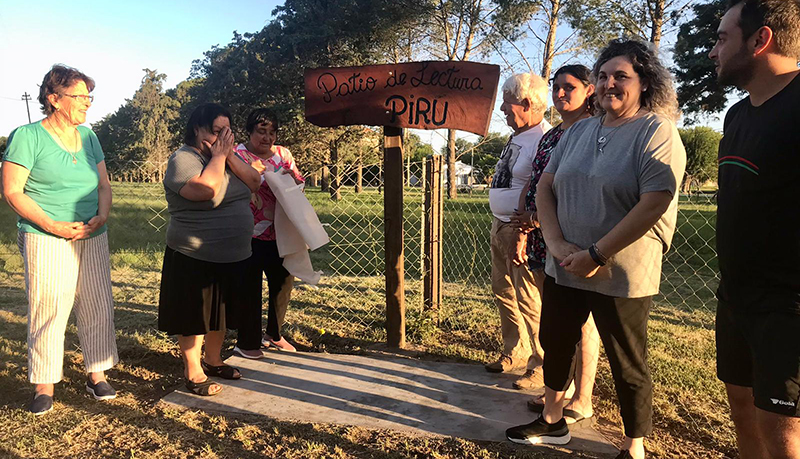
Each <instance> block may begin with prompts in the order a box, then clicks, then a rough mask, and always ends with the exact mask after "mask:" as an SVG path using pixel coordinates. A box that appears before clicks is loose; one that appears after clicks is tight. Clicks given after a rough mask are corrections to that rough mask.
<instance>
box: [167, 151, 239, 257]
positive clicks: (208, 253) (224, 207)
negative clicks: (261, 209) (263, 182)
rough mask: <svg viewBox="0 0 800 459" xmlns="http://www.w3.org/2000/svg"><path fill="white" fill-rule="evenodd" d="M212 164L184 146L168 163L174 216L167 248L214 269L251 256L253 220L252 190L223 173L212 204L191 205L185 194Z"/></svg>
mask: <svg viewBox="0 0 800 459" xmlns="http://www.w3.org/2000/svg"><path fill="white" fill-rule="evenodd" d="M209 161H210V159H209V158H206V157H205V156H203V155H201V154H200V153H198V152H197V150H195V149H194V148H192V147H190V146H188V145H183V146H182V147H181V148H179V149H178V150H177V151H175V152H174V153H173V154H172V156H170V157H169V163H168V164H167V172H166V174H165V175H164V192H165V194H166V198H167V209H168V210H169V214H170V221H169V226H168V227H167V246H169V247H170V248H171V249H173V250H175V251H177V252H180V253H182V254H184V255H186V256H187V257H192V258H195V259H198V260H203V261H210V262H214V263H232V262H235V261H241V260H244V259H246V258H248V257H249V256H250V239H251V238H252V236H253V214H252V212H250V189H249V188H247V185H245V184H244V182H242V181H241V180H239V177H236V175H234V174H233V172H231V170H230V169H228V167H227V166H226V167H225V177H224V178H223V181H222V185H221V186H220V191H219V193H217V195H216V196H214V198H213V199H211V200H209V201H190V200H188V199H186V198H184V197H183V196H181V195H180V191H181V188H183V186H184V185H186V182H188V181H189V180H191V179H192V178H193V177H196V176H198V175H200V173H201V172H203V168H205V166H206V165H207V164H208V162H209Z"/></svg>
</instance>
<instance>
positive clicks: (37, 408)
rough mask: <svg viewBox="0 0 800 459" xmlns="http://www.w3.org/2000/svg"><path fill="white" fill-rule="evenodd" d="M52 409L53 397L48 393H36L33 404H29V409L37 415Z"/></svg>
mask: <svg viewBox="0 0 800 459" xmlns="http://www.w3.org/2000/svg"><path fill="white" fill-rule="evenodd" d="M52 409H53V397H51V396H49V395H46V394H39V395H38V396H37V395H36V394H34V396H33V400H31V404H30V406H28V411H30V412H31V413H33V414H34V415H35V416H39V415H42V414H45V413H47V412H48V411H50V410H52Z"/></svg>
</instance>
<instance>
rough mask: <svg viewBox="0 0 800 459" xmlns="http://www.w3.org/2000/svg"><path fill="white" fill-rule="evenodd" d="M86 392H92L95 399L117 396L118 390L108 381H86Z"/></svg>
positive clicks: (108, 398)
mask: <svg viewBox="0 0 800 459" xmlns="http://www.w3.org/2000/svg"><path fill="white" fill-rule="evenodd" d="M86 392H88V393H90V394H92V397H94V398H95V400H111V399H112V398H116V396H117V391H115V390H114V388H113V387H111V384H109V383H107V382H106V381H100V382H99V383H97V384H92V381H86Z"/></svg>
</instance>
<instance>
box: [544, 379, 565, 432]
mask: <svg viewBox="0 0 800 459" xmlns="http://www.w3.org/2000/svg"><path fill="white" fill-rule="evenodd" d="M564 395H566V392H564V391H555V390H553V389H550V388H549V387H547V386H545V387H544V411H543V412H542V416H543V417H544V421H545V422H547V423H548V424H555V423H556V422H558V421H560V420H561V418H563V417H564V400H565V397H564Z"/></svg>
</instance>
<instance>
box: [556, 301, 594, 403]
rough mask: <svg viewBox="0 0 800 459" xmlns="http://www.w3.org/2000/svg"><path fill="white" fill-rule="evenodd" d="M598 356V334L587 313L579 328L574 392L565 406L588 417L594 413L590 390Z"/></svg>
mask: <svg viewBox="0 0 800 459" xmlns="http://www.w3.org/2000/svg"><path fill="white" fill-rule="evenodd" d="M599 356H600V335H599V334H598V333H597V326H595V324H594V318H593V317H592V315H591V314H590V315H589V318H588V319H587V320H586V323H585V324H583V328H581V344H580V349H579V352H578V355H577V356H576V357H577V362H576V366H577V368H578V371H577V372H576V373H575V394H574V395H573V396H572V400H571V401H570V402H569V404H567V406H566V407H565V408H569V409H571V410H575V411H577V412H578V413H580V414H582V415H584V416H586V417H589V416H591V415H592V414H594V409H593V408H592V392H593V391H594V380H595V375H596V374H597V360H598V358H599Z"/></svg>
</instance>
